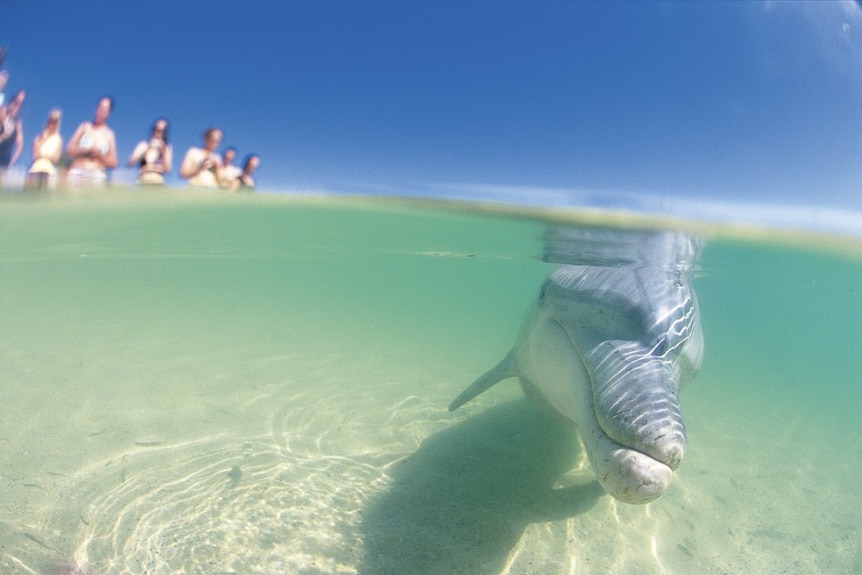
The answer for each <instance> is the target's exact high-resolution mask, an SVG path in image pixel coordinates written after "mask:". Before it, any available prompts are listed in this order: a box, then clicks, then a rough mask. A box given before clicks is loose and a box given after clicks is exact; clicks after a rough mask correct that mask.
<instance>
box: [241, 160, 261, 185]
mask: <svg viewBox="0 0 862 575" xmlns="http://www.w3.org/2000/svg"><path fill="white" fill-rule="evenodd" d="M259 166H260V156H258V155H257V154H249V155H247V156H246V157H245V161H243V163H242V174H240V176H239V189H240V191H243V192H252V191H254V176H253V175H252V174H254V172H255V170H257V168H258V167H259Z"/></svg>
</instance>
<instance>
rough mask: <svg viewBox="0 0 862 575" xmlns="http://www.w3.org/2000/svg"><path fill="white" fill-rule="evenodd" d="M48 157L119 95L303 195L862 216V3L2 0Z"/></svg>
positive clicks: (138, 129) (128, 140)
mask: <svg viewBox="0 0 862 575" xmlns="http://www.w3.org/2000/svg"><path fill="white" fill-rule="evenodd" d="M0 1H2V14H3V17H2V21H0V44H4V45H6V46H7V47H8V50H9V53H8V56H7V59H6V64H5V67H6V69H7V70H9V72H10V74H11V77H10V82H9V85H8V86H7V89H6V92H7V94H9V93H11V92H13V91H14V90H16V89H18V88H24V89H26V90H27V93H28V100H27V103H26V104H25V109H24V114H23V119H24V125H25V130H26V133H25V135H26V137H27V154H26V155H25V156H26V157H25V160H26V161H29V144H30V142H31V141H32V137H33V135H34V134H35V133H36V131H37V130H38V129H39V128H41V126H42V124H43V122H44V118H45V116H46V114H47V112H48V110H49V108H51V107H52V106H59V107H61V108H62V109H63V111H64V118H63V127H62V132H63V135H64V136H65V137H66V138H68V137H69V136H70V135H71V133H72V131H73V130H74V128H75V126H76V125H77V124H78V123H79V122H80V121H82V120H84V119H89V118H90V117H91V116H92V112H93V109H94V107H95V104H96V101H97V100H98V98H99V97H100V96H102V95H103V94H110V95H112V96H113V97H115V99H116V108H115V111H114V113H113V115H112V117H111V120H110V124H111V125H112V126H113V128H114V130H115V132H116V133H117V139H118V149H119V155H120V157H121V158H122V159H123V160H125V159H126V158H127V157H128V155H129V154H130V153H131V150H132V148H133V146H134V145H135V143H136V142H137V141H138V140H139V139H142V138H144V137H145V136H146V134H147V131H148V129H149V126H150V124H151V122H152V121H153V119H155V118H156V117H157V116H162V115H164V116H167V117H168V118H169V119H170V121H171V139H172V143H173V145H174V148H175V156H177V159H176V160H175V169H174V174H173V178H172V180H173V181H174V182H177V181H178V180H177V179H176V171H177V167H178V164H179V159H180V158H181V156H182V154H183V153H184V152H185V150H186V149H187V148H188V146H190V145H195V144H197V143H198V142H199V140H200V133H201V132H202V131H203V130H204V129H205V128H206V127H208V126H210V125H215V126H219V127H221V128H222V129H223V130H224V132H225V144H230V145H234V146H236V147H237V148H238V149H239V151H240V155H243V154H244V153H245V152H249V151H255V152H258V153H260V155H261V156H262V159H263V164H262V168H261V170H260V172H259V178H258V179H259V184H260V186H261V187H262V188H265V189H269V190H280V189H312V190H313V189H337V190H342V191H343V190H349V189H352V188H356V189H363V188H365V187H368V188H373V187H375V186H381V187H388V188H390V189H391V188H395V189H399V188H403V189H405V190H409V189H410V188H411V187H413V186H424V185H428V184H441V185H481V186H492V187H493V186H503V187H512V188H516V189H520V188H527V189H529V188H554V189H567V190H568V189H572V190H597V191H611V192H635V193H640V192H644V193H650V194H660V195H663V194H668V195H671V196H684V197H688V198H691V197H701V196H704V197H712V198H720V199H731V200H745V201H751V200H757V201H760V200H762V201H780V202H787V203H801V204H811V203H814V204H828V205H838V206H842V205H843V206H852V207H855V208H859V207H862V189H860V188H862V186H860V184H862V11H860V8H859V5H858V4H856V3H814V2H812V3H783V2H774V3H768V2H767V3H757V2H750V3H742V2H733V3H706V2H683V3H676V2H657V3H647V2H632V3H627V2H608V3H590V2H490V1H482V2H456V1H446V0H444V1H436V2H424V1H421V0H414V1H406V0H405V1H399V2H383V1H378V2H363V1H348V0H342V1H338V2H327V1H314V2H290V1H280V0H272V1H266V2H263V1H255V0H248V1H242V2H240V1H235V2H226V1H220V0H215V1H206V2H204V1H201V2H197V1H184V2H179V1H173V0H172V1H162V0H154V1H147V2H129V1H125V0H122V1H121V0H78V1H62V0H55V1H40V0H0Z"/></svg>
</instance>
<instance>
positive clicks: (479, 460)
mask: <svg viewBox="0 0 862 575" xmlns="http://www.w3.org/2000/svg"><path fill="white" fill-rule="evenodd" d="M444 208H445V206H437V207H433V208H432V207H429V206H427V205H418V204H417V205H414V206H411V205H410V204H409V203H408V204H405V203H403V202H390V201H387V200H383V199H378V200H374V201H365V202H357V201H351V200H348V199H338V198H330V199H326V200H321V199H315V198H271V197H270V198H265V197H247V198H223V197H194V196H192V195H185V194H178V195H177V196H175V197H168V196H155V197H147V196H144V195H141V194H119V195H109V196H105V197H95V196H94V197H86V196H85V197H80V198H71V199H64V198H59V197H56V198H51V197H49V198H41V199H37V200H32V201H31V200H27V199H24V198H13V197H3V198H0V573H2V574H4V575H7V574H8V575H13V574H14V575H18V574H34V573H37V574H40V575H41V574H59V573H63V574H64V575H65V574H68V573H72V572H74V573H76V574H77V573H82V574H87V575H114V574H129V575H144V574H147V575H162V574H165V575H167V574H180V573H182V574H187V575H197V574H200V575H228V574H236V575H246V574H267V575H270V574H274V573H290V574H324V573H326V574H328V573H338V574H342V573H343V574H351V573H359V574H363V575H375V574H393V575H396V574H398V575H403V574H426V573H427V574H438V573H439V574H444V573H445V574H479V575H483V574H489V575H490V574H497V573H509V574H567V573H579V574H593V573H595V574H606V573H644V574H652V573H657V574H658V573H710V574H732V573H740V574H746V575H749V574H759V573H858V572H860V571H862V543H860V541H862V536H860V533H859V530H860V525H862V489H859V484H858V478H859V477H860V476H862V457H860V451H859V445H860V443H862V432H860V429H859V424H858V420H859V417H858V413H859V411H860V409H862V386H860V382H859V373H860V365H859V364H860V361H862V360H860V359H859V357H860V355H859V348H860V343H862V336H860V335H859V326H860V325H862V305H860V304H862V259H860V258H859V257H858V256H854V255H852V254H850V253H848V252H839V251H827V250H825V249H823V248H815V247H801V246H803V243H804V242H802V241H800V242H797V243H794V244H792V245H790V244H788V245H783V244H782V241H781V240H782V238H784V237H785V236H786V234H785V235H777V236H776V241H773V242H770V241H763V238H764V237H765V238H766V239H767V240H768V233H767V234H765V235H764V234H761V239H760V240H758V241H754V240H745V239H742V238H739V237H730V236H728V237H722V235H721V233H720V230H719V232H718V233H716V232H715V230H713V233H712V237H710V238H709V239H708V243H707V247H706V249H705V250H704V253H703V255H702V257H701V260H700V271H699V272H698V277H697V279H695V281H694V286H695V289H696V290H697V294H698V297H699V300H700V306H701V312H702V314H703V326H704V335H705V339H706V359H705V363H704V366H703V369H702V371H701V373H700V375H699V376H698V378H697V379H696V380H695V382H694V383H693V384H692V385H690V386H689V387H686V388H685V389H684V390H683V391H682V405H683V410H684V414H685V419H686V424H687V427H688V451H687V457H686V459H685V461H684V462H683V464H682V466H681V468H680V469H679V470H678V472H677V473H676V476H675V478H674V483H673V484H672V486H671V488H670V489H669V490H668V492H667V493H666V494H665V495H663V496H662V497H661V498H659V499H658V500H656V501H655V502H653V503H650V504H648V505H643V506H631V505H626V504H622V503H617V502H615V501H614V500H613V499H611V498H610V497H609V496H607V495H605V494H604V493H603V492H602V490H601V489H600V488H599V487H598V485H597V483H596V482H595V480H594V476H593V473H592V470H591V468H590V466H589V463H588V462H587V461H586V457H585V454H584V452H583V448H582V446H581V444H580V440H579V439H578V435H577V431H576V430H575V429H574V428H572V427H570V426H568V425H566V424H565V423H563V422H561V421H559V420H557V419H556V418H554V417H551V416H549V414H547V413H546V412H544V411H543V410H542V409H540V408H538V407H536V406H534V405H533V404H532V403H531V402H530V401H528V400H526V399H525V398H523V397H522V394H521V391H520V389H519V387H518V385H517V383H516V381H515V380H508V381H506V382H504V383H502V384H500V385H498V386H496V387H494V388H492V389H491V390H490V391H488V392H486V393H484V394H482V395H480V396H479V397H478V398H476V400H474V401H473V402H471V403H469V404H468V405H466V406H464V407H463V408H461V409H460V410H458V411H457V412H455V413H449V412H448V411H447V406H448V404H449V402H450V401H451V400H452V399H453V398H454V397H455V396H456V395H457V394H458V393H459V392H460V391H461V390H462V389H464V388H465V387H466V386H467V385H469V383H471V382H472V381H473V379H474V378H476V377H477V376H478V375H480V374H481V373H482V372H484V371H485V370H486V369H488V368H489V367H491V366H492V365H494V364H495V363H496V362H497V361H498V360H499V359H500V358H502V356H503V355H504V354H505V353H506V352H507V351H508V349H509V348H510V346H511V345H512V343H513V342H514V340H515V337H516V335H517V331H518V329H519V326H520V324H521V320H522V318H523V315H524V313H525V311H526V310H527V309H528V308H529V306H530V304H531V302H532V301H533V299H534V298H535V297H536V295H537V292H538V288H539V286H540V284H541V282H542V280H543V278H544V276H545V275H546V274H547V273H548V271H549V270H550V269H551V267H552V266H551V265H550V264H547V263H544V262H542V261H540V259H539V257H540V255H541V253H542V243H541V242H542V233H543V231H544V228H545V223H544V222H542V221H541V220H540V219H538V218H535V217H517V215H513V214H509V215H508V216H505V217H504V216H501V215H490V214H481V213H475V212H471V211H470V210H464V209H451V210H449V209H444ZM617 223H618V222H617ZM76 568H77V569H79V571H74V570H75V569H76Z"/></svg>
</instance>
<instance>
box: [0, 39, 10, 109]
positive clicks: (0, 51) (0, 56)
mask: <svg viewBox="0 0 862 575" xmlns="http://www.w3.org/2000/svg"><path fill="white" fill-rule="evenodd" d="M4 60H6V46H0V106H2V105H3V103H4V102H5V101H6V94H5V93H4V92H3V90H5V89H6V82H7V81H8V80H9V72H7V71H6V70H3V61H4Z"/></svg>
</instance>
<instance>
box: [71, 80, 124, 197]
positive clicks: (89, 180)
mask: <svg viewBox="0 0 862 575" xmlns="http://www.w3.org/2000/svg"><path fill="white" fill-rule="evenodd" d="M113 109H114V101H113V100H112V99H111V98H107V97H105V98H102V99H101V100H99V104H98V105H97V106H96V112H95V113H94V115H93V121H92V122H82V123H81V125H79V126H78V129H77V130H75V133H74V134H73V135H72V139H71V140H69V145H68V146H67V147H66V154H68V155H69V157H70V158H71V160H72V161H71V163H70V164H69V176H68V182H69V186H70V187H76V188H80V187H92V188H101V187H103V186H104V185H105V182H106V181H107V170H112V169H114V168H116V167H117V143H116V138H115V137H114V131H113V130H112V129H111V128H110V127H108V117H109V116H110V115H111V111H112V110H113Z"/></svg>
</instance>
